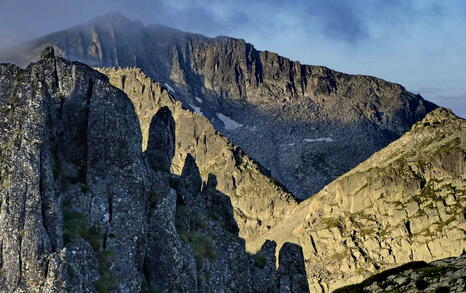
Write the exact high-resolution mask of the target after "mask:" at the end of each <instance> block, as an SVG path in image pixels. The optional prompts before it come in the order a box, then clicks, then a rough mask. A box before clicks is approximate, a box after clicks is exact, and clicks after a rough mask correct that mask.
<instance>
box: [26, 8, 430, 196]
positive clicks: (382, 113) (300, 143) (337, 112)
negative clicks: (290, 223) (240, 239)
mask: <svg viewBox="0 0 466 293" xmlns="http://www.w3.org/2000/svg"><path fill="white" fill-rule="evenodd" d="M121 18H122V17H121V16H118V15H117V16H114V15H110V16H104V17H101V18H99V19H97V20H96V21H94V22H92V21H91V22H89V23H86V24H83V25H80V26H76V27H74V28H71V29H68V30H64V31H61V32H58V33H55V34H51V35H49V36H45V37H43V38H40V39H38V40H36V41H34V42H31V43H30V44H28V46H27V47H28V49H27V51H28V52H29V53H28V54H29V55H30V56H33V55H35V54H37V51H38V50H41V48H44V47H46V46H54V48H55V49H56V54H57V55H58V56H62V57H66V58H68V59H71V60H78V61H81V62H84V63H86V64H88V65H90V66H95V67H120V68H121V67H139V68H141V70H142V71H143V72H144V73H145V74H146V75H148V76H149V77H150V78H152V79H153V80H154V81H156V82H158V83H160V84H161V85H163V86H164V87H166V88H167V89H169V91H170V94H171V95H172V96H173V97H174V98H175V99H176V100H178V101H180V102H181V103H182V104H183V105H184V107H186V108H188V109H190V110H192V111H193V112H196V113H198V114H200V115H203V116H204V117H206V118H208V119H209V121H210V122H211V123H212V124H213V125H214V127H215V129H217V130H218V131H221V132H222V133H223V134H224V135H225V136H226V137H227V138H228V139H229V140H230V141H232V142H233V143H234V144H236V145H238V146H240V147H241V148H242V149H243V150H244V151H245V152H246V153H248V154H249V155H250V156H251V157H253V158H254V159H255V160H256V161H258V162H259V163H260V164H261V165H263V166H264V167H265V168H267V169H268V170H270V171H271V174H272V175H273V177H274V178H276V179H277V180H278V181H279V182H280V183H281V184H283V185H284V186H286V187H287V189H288V190H290V191H291V192H293V193H294V194H295V195H296V196H298V197H299V198H307V197H309V196H310V195H312V194H314V193H315V192H317V191H319V190H320V189H321V188H322V187H323V186H324V185H325V184H328V183H330V182H331V181H332V180H334V179H336V178H337V177H338V176H340V175H342V174H343V173H345V172H347V171H349V170H350V169H351V168H353V167H355V166H356V165H358V164H359V163H361V162H362V161H364V160H365V159H367V158H368V157H369V156H370V155H371V154H373V153H374V152H376V151H378V150H380V149H382V148H383V147H385V146H386V145H388V144H389V143H390V142H392V141H393V140H395V139H396V138H398V137H399V136H400V135H401V134H403V133H404V132H405V131H407V130H408V129H410V127H411V126H412V125H413V124H414V123H415V122H417V121H419V120H420V119H422V118H423V117H424V116H425V115H426V113H428V112H430V111H431V110H433V109H434V108H435V107H436V106H435V105H433V104H432V103H429V102H428V101H425V100H424V99H422V97H420V96H419V95H414V94H412V93H410V92H408V91H406V90H405V89H404V88H403V87H402V86H400V85H398V84H393V83H390V82H386V81H383V80H380V79H377V78H374V77H369V76H361V75H348V74H344V73H341V72H337V71H334V70H331V69H329V68H326V67H322V66H312V65H303V64H301V63H299V62H295V61H291V60H289V59H287V58H285V57H282V56H279V55H278V54H276V53H272V52H267V51H264V52H261V51H258V50H256V49H255V48H254V46H253V45H251V44H249V43H247V42H245V41H244V40H239V39H234V38H228V37H218V38H207V37H205V36H202V35H197V34H191V33H187V32H181V31H178V30H175V29H170V28H167V27H164V26H160V25H148V26H143V25H141V24H135V23H134V22H131V21H130V22H128V20H120V19H121ZM115 19H116V20H115ZM119 22H121V23H123V25H118V23H119ZM28 54H25V55H28Z"/></svg>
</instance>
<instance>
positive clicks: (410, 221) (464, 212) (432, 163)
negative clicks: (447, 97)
mask: <svg viewBox="0 0 466 293" xmlns="http://www.w3.org/2000/svg"><path fill="white" fill-rule="evenodd" d="M465 236H466V120H464V119H461V118H458V117H456V116H455V115H454V114H452V113H451V111H449V110H446V109H443V108H439V109H436V110H434V111H432V112H431V113H429V114H428V115H427V116H426V117H425V118H424V119H423V120H421V121H420V122H418V123H416V124H415V125H414V126H413V127H412V128H411V130H410V131H408V132H407V133H405V134H404V135H403V136H402V137H401V138H400V139H398V140H396V141H395V142H393V143H391V144H390V145H389V146H387V147H386V148H384V149H383V150H381V151H379V152H377V153H375V154H374V155H372V156H371V157H370V158H369V159H368V160H366V161H364V162H363V163H361V164H360V165H358V166H357V167H356V168H354V169H352V170H351V171H350V172H348V173H346V174H344V175H343V176H341V177H339V178H338V179H337V180H335V181H334V182H332V183H331V184H329V185H327V186H326V187H325V188H324V189H322V191H320V192H319V193H317V194H316V195H314V196H312V197H311V198H309V199H307V200H305V201H303V202H301V203H300V204H299V206H298V207H297V208H296V209H295V210H294V211H293V212H291V213H290V214H289V215H288V216H287V218H286V219H285V220H283V221H281V222H280V223H279V224H278V225H277V226H275V227H273V228H272V229H271V230H270V232H269V233H267V234H265V235H263V236H262V237H261V238H258V239H256V240H255V241H254V242H252V243H248V249H249V250H250V251H254V250H256V249H258V248H259V247H260V245H261V244H262V243H263V242H264V241H265V239H270V240H274V241H276V242H277V244H278V246H279V247H280V244H281V243H283V242H285V241H287V242H288V241H290V242H294V243H299V244H300V245H301V246H302V247H303V251H304V257H305V259H306V261H305V262H306V269H307V273H308V278H309V284H310V287H311V291H314V292H322V291H329V290H333V289H336V288H338V287H341V286H344V285H348V284H352V283H356V282H359V281H362V280H363V278H366V277H368V276H370V275H372V274H374V273H376V272H378V271H380V270H385V269H389V268H392V267H395V266H397V265H401V264H404V263H407V262H411V261H432V260H436V259H441V258H446V257H454V256H459V255H460V254H461V253H463V252H464V251H465V250H466V237H465Z"/></svg>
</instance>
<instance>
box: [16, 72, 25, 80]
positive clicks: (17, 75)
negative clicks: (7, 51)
mask: <svg viewBox="0 0 466 293" xmlns="http://www.w3.org/2000/svg"><path fill="white" fill-rule="evenodd" d="M16 80H17V81H23V80H24V71H18V73H17V74H16Z"/></svg>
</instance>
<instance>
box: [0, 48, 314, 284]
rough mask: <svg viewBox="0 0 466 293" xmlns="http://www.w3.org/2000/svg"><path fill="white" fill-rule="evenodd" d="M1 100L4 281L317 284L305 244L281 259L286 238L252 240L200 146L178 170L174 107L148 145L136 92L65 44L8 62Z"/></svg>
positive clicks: (0, 266) (158, 118)
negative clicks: (65, 51)
mask: <svg viewBox="0 0 466 293" xmlns="http://www.w3.org/2000/svg"><path fill="white" fill-rule="evenodd" d="M0 107H1V110H0V127H1V129H2V131H1V132H0V159H1V164H0V182H1V186H0V205H1V207H0V255H1V262H0V292H153V291H155V290H158V291H162V292H174V291H177V292H186V291H192V290H197V291H199V292H219V291H220V290H223V291H225V292H232V291H235V292H239V291H240V292H278V291H279V290H280V292H303V291H306V290H307V282H306V273H305V270H304V262H303V257H302V250H301V248H300V247H299V246H297V245H295V244H291V243H287V244H286V245H283V246H282V247H281V249H280V253H279V262H278V263H279V267H278V269H276V266H275V265H276V264H275V262H276V259H275V248H276V244H275V243H274V242H271V241H267V242H266V243H265V244H264V245H263V248H262V250H261V251H260V252H259V253H258V254H256V255H254V256H253V255H250V254H248V253H247V252H246V251H245V242H244V240H243V239H241V238H240V237H239V236H238V233H239V228H238V227H242V226H241V223H239V224H238V223H236V221H235V219H234V218H233V206H232V203H231V202H232V201H231V200H230V199H229V197H228V196H226V195H225V194H223V193H222V192H221V191H220V190H219V188H218V187H217V178H216V176H215V174H207V179H206V180H203V179H202V177H201V174H200V172H199V168H198V165H197V162H196V159H195V158H194V157H193V156H191V155H188V154H187V155H185V156H184V162H183V164H182V165H180V166H181V168H182V170H181V172H180V173H179V174H173V173H170V172H169V169H168V168H169V167H170V164H171V160H172V159H173V158H174V155H175V149H174V148H175V141H176V140H175V137H176V126H175V123H176V122H175V121H176V120H175V119H174V118H173V114H172V112H171V111H170V109H169V108H168V107H163V108H161V109H160V110H159V111H158V112H157V114H156V115H154V116H153V118H151V122H150V126H149V127H148V129H149V131H148V138H147V150H146V151H145V152H143V151H142V146H141V142H142V135H141V131H140V128H139V122H138V118H137V116H136V113H135V111H134V107H133V105H132V103H131V101H130V99H128V97H127V96H126V95H125V94H124V92H122V91H121V90H118V89H117V88H115V87H113V86H111V85H110V83H109V81H108V78H107V77H106V76H104V75H102V74H100V73H98V72H97V71H94V70H92V69H91V68H89V67H87V66H86V65H83V64H80V63H70V62H68V61H65V60H63V59H60V58H55V57H54V56H53V50H47V51H46V52H44V54H43V56H42V59H41V60H40V61H39V62H38V63H35V64H31V65H30V66H28V68H27V69H26V70H22V69H20V68H18V67H16V66H14V65H3V64H2V65H0ZM232 148H233V147H232ZM238 152H239V153H241V152H240V151H239V150H238ZM240 158H241V157H240ZM244 160H246V158H245V159H244ZM246 161H247V160H246ZM251 164H252V163H251ZM239 165H240V166H241V164H239ZM206 172H209V171H208V170H207V171H206ZM251 172H252V171H251ZM259 174H260V173H259ZM262 176H263V177H265V176H264V175H262ZM219 182H221V181H219Z"/></svg>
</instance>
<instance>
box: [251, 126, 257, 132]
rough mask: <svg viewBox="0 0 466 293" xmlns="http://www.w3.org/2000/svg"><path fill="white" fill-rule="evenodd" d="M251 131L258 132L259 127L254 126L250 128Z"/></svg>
mask: <svg viewBox="0 0 466 293" xmlns="http://www.w3.org/2000/svg"><path fill="white" fill-rule="evenodd" d="M249 131H252V132H254V131H257V126H253V127H251V128H249Z"/></svg>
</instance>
